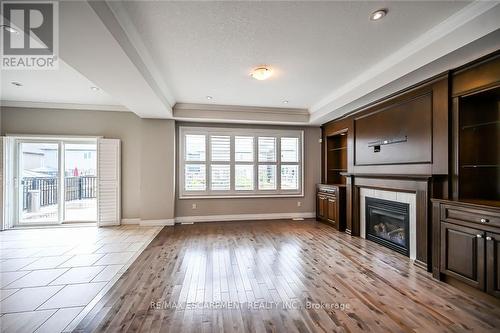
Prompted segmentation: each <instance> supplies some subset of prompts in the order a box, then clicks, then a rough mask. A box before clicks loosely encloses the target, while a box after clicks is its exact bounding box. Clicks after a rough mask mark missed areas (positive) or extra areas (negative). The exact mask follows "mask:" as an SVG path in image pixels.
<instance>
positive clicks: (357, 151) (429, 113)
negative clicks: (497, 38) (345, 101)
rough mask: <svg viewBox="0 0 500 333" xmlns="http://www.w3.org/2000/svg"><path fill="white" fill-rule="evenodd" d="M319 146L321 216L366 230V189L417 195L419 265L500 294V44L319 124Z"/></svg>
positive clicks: (353, 232) (354, 232)
mask: <svg viewBox="0 0 500 333" xmlns="http://www.w3.org/2000/svg"><path fill="white" fill-rule="evenodd" d="M322 149H323V154H322V183H323V184H329V185H331V186H332V187H335V186H337V187H335V188H336V191H337V192H336V194H335V196H331V194H329V193H328V191H325V190H322V187H321V186H326V185H319V186H318V192H317V193H318V194H317V196H318V199H317V200H318V204H317V218H318V219H320V220H323V221H330V222H331V223H337V225H336V226H337V227H338V228H339V229H340V230H342V229H343V227H342V225H338V222H337V221H339V217H338V215H335V214H336V213H335V212H337V211H341V210H342V209H345V216H346V218H345V232H346V233H349V234H351V235H352V236H364V237H366V233H367V232H366V218H365V219H364V220H363V219H362V218H361V216H360V214H361V213H360V212H361V211H362V210H363V208H364V211H365V212H366V197H369V195H367V194H366V193H375V192H376V191H380V190H381V191H390V192H399V193H401V192H402V193H403V194H406V193H412V194H415V205H416V207H415V211H416V213H413V214H416V216H415V217H413V218H415V220H416V235H413V236H411V237H410V239H415V238H416V250H414V251H415V252H416V253H414V254H413V255H411V254H410V257H411V258H412V259H415V260H414V263H415V264H416V265H418V266H420V267H423V268H425V269H427V270H429V271H431V270H432V272H433V275H434V276H435V277H436V278H439V279H444V280H448V279H449V280H450V281H451V280H458V281H461V282H463V283H465V284H468V285H470V286H473V287H474V288H477V289H479V290H483V291H486V292H488V293H489V294H491V295H494V296H497V297H499V296H500V264H499V263H500V51H497V52H495V53H493V54H491V55H489V56H486V57H483V58H481V59H478V60H477V61H474V62H471V63H469V64H467V65H464V66H462V67H460V68H455V69H450V70H449V71H447V72H445V73H443V74H441V75H437V76H435V77H433V78H430V79H428V80H426V81H424V82H421V83H420V84H416V85H414V86H412V87H409V88H406V89H404V90H402V91H399V92H396V93H394V94H392V95H390V96H387V97H385V98H382V99H380V100H378V101H375V102H373V103H370V104H369V105H366V106H363V107H361V108H358V109H355V110H352V111H351V112H349V113H348V114H346V115H344V116H342V117H341V118H339V119H336V120H333V121H330V122H328V123H326V124H323V125H322ZM346 169H347V172H346V171H345V170H346ZM340 189H344V190H345V201H344V200H343V199H341V197H338V193H340V191H341V190H340ZM370 191H371V192H370ZM362 193H365V194H363V195H362ZM372 195H374V194H372ZM362 196H363V197H364V198H365V199H364V200H362V199H361V197H362ZM403 196H404V195H403ZM431 199H432V202H431ZM363 202H364V205H365V207H361V205H362V204H363ZM332 221H335V222H332ZM340 221H342V218H340ZM362 223H364V224H365V225H364V226H361V224H362ZM362 227H364V228H362ZM362 233H364V235H363V234H362ZM412 237H414V238H412ZM410 245H411V244H410ZM410 249H411V246H410ZM410 252H411V251H410ZM459 285H463V284H460V283H459Z"/></svg>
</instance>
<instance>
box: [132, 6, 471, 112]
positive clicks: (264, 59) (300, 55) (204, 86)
mask: <svg viewBox="0 0 500 333" xmlns="http://www.w3.org/2000/svg"><path fill="white" fill-rule="evenodd" d="M122 4H123V7H124V8H125V10H126V12H127V14H128V16H129V18H130V21H131V23H132V24H133V26H134V28H135V29H136V31H137V33H138V35H139V36H140V38H141V40H142V43H143V44H144V46H145V47H146V49H148V50H149V52H150V54H151V56H152V58H153V60H154V62H155V63H156V65H157V68H158V70H159V71H160V73H161V74H162V76H163V78H164V80H165V81H166V82H167V84H168V86H169V87H171V89H172V91H173V94H174V96H175V99H176V101H177V102H182V103H207V99H206V96H207V95H210V96H213V97H214V99H213V100H211V101H210V102H211V103H216V104H228V105H244V106H266V107H283V106H284V105H283V103H282V101H283V100H288V101H289V104H287V105H286V106H287V107H294V108H306V109H307V108H310V107H311V106H312V105H314V104H315V103H317V102H318V101H320V100H321V99H322V98H324V97H325V96H326V95H328V94H329V93H331V92H332V91H334V90H335V89H336V88H338V87H340V86H341V85H342V84H343V83H345V82H347V81H349V80H350V79H352V78H354V77H355V76H357V75H359V74H360V73H362V72H363V71H365V70H367V69H368V68H370V67H371V66H372V65H373V64H376V63H377V62H379V61H380V60H382V59H384V58H385V57H387V56H389V55H390V54H392V53H393V52H395V51H396V50H398V49H399V48H401V47H402V46H403V45H405V44H406V43H408V42H409V41H411V40H413V39H415V38H416V37H418V36H419V35H421V34H422V33H424V32H426V31H427V30H429V29H430V28H432V27H433V26H435V25H437V24H438V23H440V22H442V21H443V20H445V19H446V18H447V17H449V16H450V15H452V14H454V13H455V12H457V11H458V10H460V9H461V8H463V7H464V6H465V5H467V2H452V1H441V2H438V1H436V2H420V1H413V2H380V1H375V2H374V1H370V2H362V1H352V2H169V1H155V2H138V1H127V2H123V3H122ZM379 8H388V9H389V14H388V15H387V17H386V18H385V19H383V20H382V21H379V22H373V21H371V20H370V19H369V16H370V14H371V13H372V12H373V11H374V10H376V9H379ZM261 64H267V65H270V66H271V67H272V68H273V69H274V72H275V74H274V76H273V77H272V78H271V79H269V80H268V81H256V80H254V79H252V78H251V77H250V76H249V73H250V71H251V69H252V68H253V67H255V66H258V65H261Z"/></svg>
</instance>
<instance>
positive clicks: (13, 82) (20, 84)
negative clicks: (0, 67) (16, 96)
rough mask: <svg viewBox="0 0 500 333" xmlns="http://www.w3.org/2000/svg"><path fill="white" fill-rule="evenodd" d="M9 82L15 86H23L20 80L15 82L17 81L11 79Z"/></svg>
mask: <svg viewBox="0 0 500 333" xmlns="http://www.w3.org/2000/svg"><path fill="white" fill-rule="evenodd" d="M11 84H12V85H13V86H16V87H22V86H23V84H22V83H21V82H17V81H12V82H11Z"/></svg>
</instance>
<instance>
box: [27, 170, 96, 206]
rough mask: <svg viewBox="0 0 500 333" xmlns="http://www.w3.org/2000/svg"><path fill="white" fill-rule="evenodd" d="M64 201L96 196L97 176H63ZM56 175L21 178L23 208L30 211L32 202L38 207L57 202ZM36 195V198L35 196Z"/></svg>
mask: <svg viewBox="0 0 500 333" xmlns="http://www.w3.org/2000/svg"><path fill="white" fill-rule="evenodd" d="M64 182H65V193H64V197H65V201H73V200H82V199H90V198H95V197H96V196H97V177H96V176H80V177H65V178H64ZM58 184H59V179H58V178H57V177H25V178H23V179H22V180H21V186H22V188H23V210H24V211H26V210H27V211H32V210H33V208H34V207H32V206H33V205H34V204H37V203H38V204H39V207H44V206H50V205H55V204H57V203H58V195H59V194H58V188H59V186H58ZM36 197H38V199H37V198H36Z"/></svg>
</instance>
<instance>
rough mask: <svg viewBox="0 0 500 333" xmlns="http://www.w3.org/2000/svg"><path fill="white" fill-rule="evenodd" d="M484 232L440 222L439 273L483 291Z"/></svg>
mask: <svg viewBox="0 0 500 333" xmlns="http://www.w3.org/2000/svg"><path fill="white" fill-rule="evenodd" d="M484 254H485V249H484V232H483V231H481V230H477V229H473V228H468V227H463V226H459V225H455V224H451V223H445V222H441V273H444V274H446V275H449V276H452V277H454V278H456V279H458V280H461V281H463V282H465V283H467V284H469V285H471V286H473V287H476V288H478V289H484V284H485V267H484V264H485V263H484V260H485V257H484Z"/></svg>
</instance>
